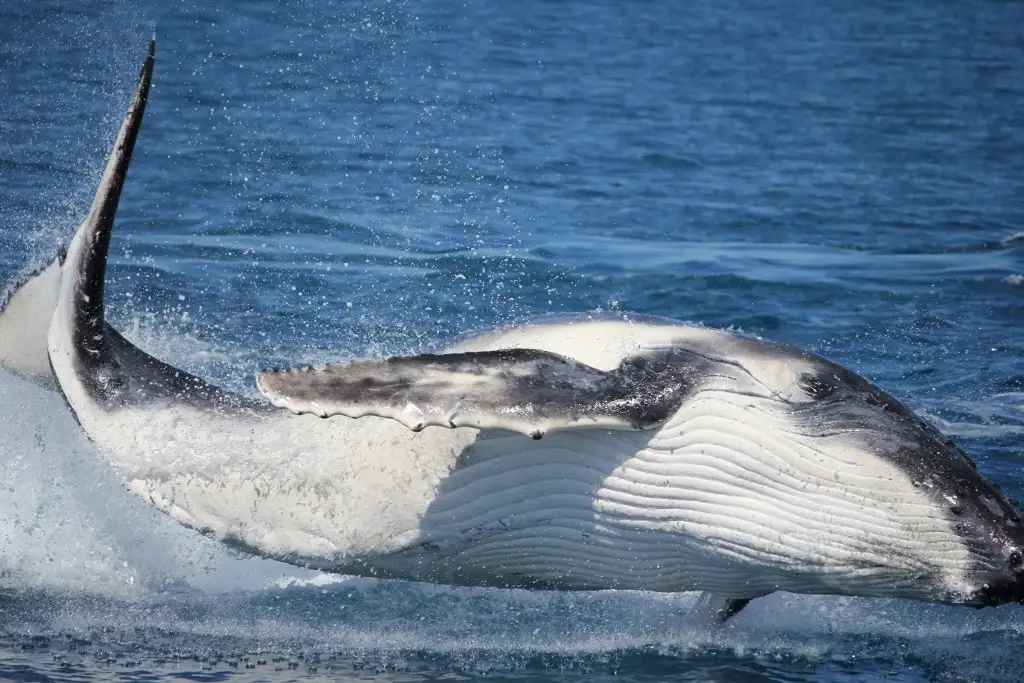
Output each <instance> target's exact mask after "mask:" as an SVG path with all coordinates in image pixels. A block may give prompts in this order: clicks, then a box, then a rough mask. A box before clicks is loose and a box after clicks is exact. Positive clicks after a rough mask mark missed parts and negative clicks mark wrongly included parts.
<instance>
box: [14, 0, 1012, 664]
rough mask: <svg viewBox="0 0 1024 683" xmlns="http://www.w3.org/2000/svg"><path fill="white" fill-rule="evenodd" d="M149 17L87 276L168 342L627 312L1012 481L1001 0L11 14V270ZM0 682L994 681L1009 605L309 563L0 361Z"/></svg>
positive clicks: (64, 212) (136, 332) (414, 336)
mask: <svg viewBox="0 0 1024 683" xmlns="http://www.w3.org/2000/svg"><path fill="white" fill-rule="evenodd" d="M154 27H155V31H156V35H157V37H158V41H159V43H158V49H157V67H156V78H155V85H154V88H153V92H152V96H151V100H150V106H149V110H148V113H147V118H146V121H145V125H144V128H143V131H142V135H141V138H140V142H139V146H138V148H137V149H136V159H135V162H134V164H133V166H132V168H131V171H130V174H129V182H128V186H127V188H126V191H125V196H124V199H123V201H122V204H121V210H120V213H119V217H118V218H119V221H118V228H117V232H116V234H115V237H114V243H113V247H112V248H113V255H114V258H113V263H112V267H111V273H110V279H109V284H108V293H109V294H108V296H109V301H110V307H109V313H110V315H111V316H112V318H113V320H114V322H115V323H116V325H117V326H118V327H119V328H121V329H123V330H125V331H126V332H127V333H128V334H129V336H131V337H132V338H133V339H135V340H137V341H138V342H139V343H140V344H141V345H142V346H144V347H145V348H147V349H148V350H150V351H151V352H153V353H155V354H156V355H158V356H160V357H162V358H164V359H165V360H168V361H171V362H173V363H175V364H177V365H180V366H183V367H186V368H189V369H191V370H194V371H196V372H199V373H200V374H203V375H204V376H209V377H213V378H215V379H217V380H218V381H220V382H222V383H226V384H229V385H231V386H233V387H235V388H239V389H243V390H246V391H252V390H253V388H252V380H251V377H252V372H253V371H254V370H255V369H258V368H260V367H263V366H266V365H275V364H282V363H299V362H309V361H312V360H323V359H338V358H347V357H352V356H359V355H366V354H380V353H401V352H405V351H408V350H410V349H416V348H420V347H422V346H424V345H427V344H429V343H431V342H434V341H437V340H439V339H443V338H445V337H448V336H452V335H454V334H457V333H458V332H461V331H464V330H466V329H469V328H479V327H486V326H489V325H492V324H495V323H506V322H510V321H515V320H519V319H522V318H524V317H527V316H530V315H534V314H539V313H546V312H551V311H572V310H590V309H597V308H602V309H624V310H632V311H639V312H645V313H653V314H658V315H665V316H671V317H676V318H681V319H686V320H692V321H698V322H702V323H704V324H707V325H712V326H716V327H730V326H731V327H736V328H740V329H742V330H745V331H747V332H751V333H755V334H759V335H763V336H765V337H770V338H773V339H777V340H781V341H785V342H790V343H794V344H797V345H800V346H803V347H806V348H809V349H813V350H816V351H819V352H821V353H824V354H825V355H828V356H829V357H831V358H833V359H835V360H838V361H841V362H843V363H846V364H847V365H849V366H851V367H852V368H853V369H855V370H856V371H858V372H860V373H862V374H864V375H866V376H868V377H869V378H871V379H873V380H875V381H877V382H878V383H880V384H881V385H882V386H884V387H886V388H887V389H889V390H890V391H892V392H893V393H895V394H896V395H897V396H899V397H900V398H903V399H904V400H906V401H907V402H908V403H909V404H910V405H911V406H913V407H914V408H915V409H918V410H920V411H922V412H924V413H925V414H926V415H928V416H929V417H930V418H931V419H933V420H934V421H935V422H936V423H937V424H938V425H940V426H941V428H942V429H944V430H945V431H946V432H947V433H949V434H951V435H954V436H955V437H957V438H958V440H960V441H961V442H962V443H963V445H965V447H967V448H968V450H970V451H971V452H972V453H974V454H975V455H977V457H978V460H979V462H980V467H981V469H982V470H983V471H984V472H985V473H986V474H987V475H989V476H990V477H992V478H994V479H995V480H997V481H999V482H1001V483H1002V484H1003V485H1004V486H1005V487H1006V488H1007V489H1008V490H1009V491H1010V492H1011V493H1014V494H1017V495H1022V494H1024V452H1022V447H1021V436H1022V433H1024V343H1022V341H1021V334H1020V333H1021V330H1022V329H1024V327H1022V322H1024V289H1022V288H1024V4H1022V3H1019V2H998V1H977V2H966V1H965V2H945V1H935V0H907V1H906V2H885V1H882V0H869V1H866V2H865V1H854V0H827V1H824V2H811V1H809V0H808V1H802V0H775V1H773V2H762V3H747V2H738V1H736V0H716V1H714V2H711V1H704V0H694V1H692V2H682V1H679V2H654V1H646V0H637V1H634V2H630V1H627V0H619V1H618V2H612V1H610V0H605V1H601V0H592V1H590V2H583V1H574V2H547V1H541V0H523V1H520V2H516V3H511V2H509V3H499V2H490V3H486V2H467V3H458V2H449V1H447V0H438V1H437V2H419V1H417V0H392V1H388V0H362V1H359V0H355V1H351V2H329V1H314V0H297V1H295V2H289V3H275V2H269V1H268V2H241V1H238V2H211V3H192V2H182V3H175V4H173V5H172V4H167V5H166V6H165V5H164V4H162V3H157V2H155V0H154V1H153V2H144V3H140V4H137V3H129V2H92V3H74V2H56V1H47V0H31V1H30V0H13V1H12V2H5V3H3V5H2V6H0V284H2V283H10V282H12V281H14V280H15V278H16V277H17V276H18V275H19V274H20V273H24V272H25V271H26V270H28V269H30V268H32V267H35V266H38V265H40V264H41V263H43V262H45V261H46V260H48V259H49V258H50V257H51V255H52V253H53V251H54V249H55V248H56V246H57V244H59V243H60V242H61V241H63V240H66V239H67V238H68V237H69V236H70V234H71V232H72V230H73V228H74V226H75V225H76V224H77V223H78V221H80V220H81V218H82V217H83V216H84V213H85V211H86V209H87V207H88V203H89V201H90V199H91V194H92V191H93V187H94V185H95V183H96V181H97V179H98V176H99V173H100V170H101V167H102V164H103V163H104V161H105V158H106V154H107V150H108V146H109V145H110V143H111V141H112V138H113V135H114V132H115V129H116V126H117V124H118V122H119V119H120V117H121V115H122V112H123V108H124V106H125V104H126V102H127V98H128V96H129V94H130V89H131V87H133V85H134V80H135V76H136V74H137V69H138V65H139V63H140V61H141V57H142V54H143V50H144V44H145V41H146V40H147V39H148V38H149V36H150V35H151V33H152V32H153V30H154ZM0 390H2V392H3V395H4V396H6V397H7V398H6V399H5V401H4V402H3V405H2V407H0V425H2V427H0V428H2V430H3V432H4V433H3V436H2V438H0V467H2V474H0V496H3V499H2V503H0V512H2V513H3V516H2V517H0V677H10V678H15V679H20V680H32V681H36V680H50V679H67V680H71V679H74V680H83V679H95V680H105V679H108V678H112V677H114V676H119V677H122V678H143V679H146V680H155V679H160V678H165V677H166V678H186V679H189V680H222V679H225V678H228V679H233V678H239V679H241V678H251V679H260V680H262V679H269V680H287V679H290V678H293V677H294V678H303V679H307V678H308V679H320V678H324V679H340V680H356V679H358V680H364V679H372V680H388V681H397V680H403V681H425V680H431V681H433V680H462V679H465V678H474V677H476V676H479V675H483V674H487V675H488V678H490V679H491V680H517V681H526V680H529V681H533V680H591V679H602V678H616V679H618V680H624V681H641V680H642V681H646V680H661V679H666V678H668V679H678V680H720V681H758V680H771V681H805V680H822V681H867V680H876V679H878V678H882V677H888V678H889V679H891V680H898V681H923V680H942V681H945V680H950V681H953V680H957V681H958V680H972V681H982V680H984V681H989V680H991V681H1018V680H1020V671H1021V670H1022V668H1024V636H1022V634H1021V629H1022V627H1024V610H1022V609H1021V608H1019V607H1004V608H999V609H995V610H985V611H982V612H975V611H971V610H964V609H957V608H941V607H930V606H924V605H918V604H913V603H907V602H902V601H898V600H855V599H838V598H826V597H797V596H773V597H771V598H767V599H765V600H761V601H758V602H757V603H755V604H753V605H752V606H751V607H750V608H748V610H747V611H746V612H744V614H743V615H741V617H739V618H737V619H736V620H735V622H734V624H733V625H732V626H730V627H729V628H727V629H725V630H722V631H710V630H708V629H707V628H706V627H704V626H702V625H700V624H696V623H691V622H690V621H688V620H687V609H688V606H689V605H690V602H688V598H687V597H685V596H658V595H644V594H633V593H603V594H594V595H587V594H583V595H558V594H546V593H538V594H530V593H525V592H505V591H476V590H454V589H446V588H436V587H429V586H419V585H409V584H401V583H379V582H374V581H367V580H341V581H336V580H334V581H332V580H330V579H328V578H325V577H320V576H317V575H314V574H312V573H310V572H301V571H298V570H293V569H291V568H289V567H286V566H284V565H278V564H275V563H272V562H267V561H263V560H259V559H255V558H246V557H239V556H236V555H233V554H231V553H229V552H227V551H225V550H223V549H222V548H220V547H219V546H217V545H216V544H215V543H213V542H210V541H206V540H204V539H196V538H194V535H192V534H191V533H190V532H187V531H185V530H181V529H178V528H177V527H175V526H174V525H173V523H171V522H169V521H168V520H165V519H163V518H162V517H160V516H159V515H157V514H156V513H153V512H152V511H150V510H148V509H146V508H145V506H144V505H143V504H142V503H137V502H135V501H134V500H133V499H131V498H130V497H129V496H128V495H127V494H125V493H123V492H122V491H121V490H120V488H119V487H118V486H117V484H116V482H113V481H110V476H109V473H108V472H106V471H105V470H104V468H103V467H102V466H101V465H99V464H98V461H97V459H96V458H95V455H94V454H93V453H92V452H91V451H90V447H89V445H88V444H87V442H86V441H85V440H84V438H83V437H82V436H81V435H80V434H79V432H78V430H77V428H76V427H75V425H74V423H73V421H72V420H71V418H70V417H69V416H68V415H67V414H66V413H67V411H66V409H65V408H64V407H63V405H62V403H61V402H60V400H59V398H58V397H56V396H55V395H54V394H50V393H47V392H45V391H42V390H38V389H35V388H33V387H30V386H29V385H27V384H25V383H22V382H20V381H17V380H14V379H13V378H7V377H5V378H2V382H0Z"/></svg>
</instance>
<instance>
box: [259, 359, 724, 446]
mask: <svg viewBox="0 0 1024 683" xmlns="http://www.w3.org/2000/svg"><path fill="white" fill-rule="evenodd" d="M704 365H705V361H704V359H703V358H702V357H700V356H698V355H695V354H693V353H692V352H689V351H686V350H683V349H680V348H676V347H663V348H655V349H648V350H645V351H643V352H641V353H637V354H634V355H632V356H629V357H627V358H625V359H624V360H623V361H622V363H621V364H620V365H619V366H618V367H617V368H615V369H614V370H611V371H608V372H604V371H602V370H598V369H597V368H593V367H591V366H589V365H584V364H583V363H580V362H578V361H575V360H572V359H571V358H567V357H565V356H562V355H559V354H557V353H551V352H548V351H539V350H536V349H499V350H496V351H479V352H467V353H450V354H426V355H421V356H398V357H394V358H388V359H385V360H380V361H355V362H352V363H338V364H333V365H324V366H320V367H308V368H303V369H297V370H283V371H278V370H271V371H267V372H263V373H260V374H259V375H258V377H257V384H258V386H259V388H260V391H262V392H263V395H264V396H266V397H267V398H268V399H270V401H271V403H273V404H274V405H275V406H278V407H279V408H286V409H288V410H291V411H292V412H294V413H299V414H302V413H310V414H313V415H318V416H319V417H330V416H332V415H344V416H347V417H363V416H365V415H374V416H377V417H387V418H391V419H394V420H398V421H399V422H401V423H402V424H404V425H405V426H407V427H409V428H410V429H412V430H413V431H419V430H421V429H423V428H424V427H427V426H431V425H433V426H439V427H449V428H452V429H454V428H456V427H476V428H478V429H483V428H499V429H508V430H512V431H517V432H521V433H523V434H527V435H529V436H532V437H533V438H535V439H539V438H540V437H541V436H543V435H544V433H545V432H548V431H552V430H561V429H579V428H588V427H598V428H604V429H622V430H637V431H642V430H648V429H653V428H655V427H657V426H659V425H661V424H663V423H664V421H665V420H666V419H668V417H669V416H671V415H672V413H674V412H675V410H676V409H677V408H678V407H679V405H680V403H682V401H683V400H684V399H685V398H686V396H687V395H689V393H690V391H691V390H692V388H693V387H694V386H695V384H696V383H697V381H698V379H699V377H700V375H701V369H702V367H703V366H704Z"/></svg>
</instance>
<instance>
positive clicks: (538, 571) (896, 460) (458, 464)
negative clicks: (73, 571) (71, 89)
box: [47, 45, 1024, 615]
mask: <svg viewBox="0 0 1024 683" xmlns="http://www.w3.org/2000/svg"><path fill="white" fill-rule="evenodd" d="M152 70H153V47H152V45H151V46H150V52H149V55H148V57H147V59H146V62H145V64H144V66H143V69H142V73H141V76H140V79H139V85H138V88H137V90H136V93H135V96H134V98H133V100H132V102H131V105H130V107H129V110H128V113H127V115H126V117H125V120H124V123H123V125H122V128H121V130H120V133H119V135H118V137H117V140H116V142H115V145H114V149H113V151H112V153H111V156H110V159H109V162H108V165H107V167H106V171H105V172H104V175H103V178H102V181H101V183H100V186H99V189H98V191H97V194H96V199H95V201H94V203H93V206H92V209H91V211H90V213H89V216H88V218H87V219H86V220H85V222H84V223H83V224H82V225H81V227H80V228H79V229H78V231H77V233H76V234H75V236H74V238H73V240H72V242H71V244H70V246H69V248H68V251H67V256H66V259H65V261H64V265H63V271H62V275H61V277H60V288H59V293H58V296H57V302H56V307H55V310H54V313H53V317H52V321H51V324H50V328H49V332H48V338H47V346H48V355H49V360H50V364H51V366H52V370H53V373H54V376H55V378H56V380H57V383H58V385H59V387H60V390H61V392H62V393H63V394H64V396H65V398H66V400H67V403H68V405H69V406H70V407H71V410H72V411H73V412H74V414H75V416H76V418H77V420H78V422H79V423H80V424H81V426H82V428H83V429H84V431H85V433H86V434H87V435H88V436H89V438H90V439H91V440H92V441H93V442H94V443H95V446H96V448H97V450H98V452H99V453H100V454H101V455H102V457H104V458H105V459H106V460H107V461H108V462H109V464H110V466H111V467H112V469H113V470H114V472H116V474H117V476H119V477H121V478H122V479H123V481H124V482H125V484H126V486H127V487H128V488H129V489H130V490H131V491H133V492H134V493H136V494H137V495H138V496H139V497H140V498H142V499H143V500H145V501H147V502H149V503H150V504H152V505H154V506H156V507H157V508H159V509H161V510H163V511H164V512H166V513H167V514H169V515H171V516H172V517H173V518H174V519H176V520H178V521H179V522H181V523H182V524H184V525H186V526H189V527H191V528H193V529H196V530H198V531H200V532H202V533H205V534H209V535H211V536H215V537H216V538H219V539H221V540H223V541H224V542H226V543H229V544H232V545H234V546H237V547H241V548H244V549H247V550H249V551H252V552H254V553H258V554H260V555H263V556H266V557H270V558H276V559H278V560H282V561H285V562H290V563H294V564H296V565H301V566H305V567H312V568H318V569H322V570H328V571H333V572H343V573H349V574H359V575H366V576H377V577H389V578H397V579H407V580H415V581H429V582H437V583H446V584H455V585H477V586H500V587H512V586H516V587H530V588H546V589H565V590H585V589H614V588H621V589H642V590H653V591H697V590H699V591H707V592H709V593H712V594H715V595H718V596H722V597H724V598H727V599H729V600H731V602H730V603H729V605H728V607H726V608H725V610H724V612H723V614H724V615H729V614H732V613H735V612H736V611H738V610H739V609H740V608H742V606H743V605H744V604H745V603H746V602H747V601H748V600H750V599H752V598H755V597H758V596H762V595H765V594H768V593H771V592H773V591H778V590H782V591H791V592H796V593H817V594H840V595H856V596H889V597H892V596H895V597H905V598H912V599H917V600H924V601H932V602H941V603H954V604H965V605H972V606H985V605H997V604H1001V603H1005V602H1010V601H1020V600H1021V599H1022V598H1024V566H1022V557H1021V552H1022V548H1024V528H1022V519H1021V515H1020V513H1019V512H1018V510H1017V509H1016V508H1015V506H1014V505H1012V504H1011V503H1010V502H1009V501H1008V500H1007V499H1006V498H1005V497H1004V496H1003V495H1002V494H1001V493H1000V491H999V490H998V488H997V487H995V486H994V485H993V484H991V483H990V482H988V481H987V480H986V479H985V478H984V477H983V476H982V475H981V474H979V473H978V471H977V470H976V468H975V465H974V463H973V462H972V461H971V459H970V458H969V457H968V456H967V455H966V454H965V453H964V452H963V451H961V450H960V449H959V448H958V447H957V446H956V445H955V444H953V443H952V442H951V441H949V440H947V439H946V438H944V437H943V435H942V434H941V433H940V432H939V431H938V430H936V429H935V428H934V427H932V426H931V425H929V424H928V423H926V422H924V421H923V420H921V419H920V418H919V417H918V416H917V415H915V414H914V413H913V412H911V411H910V410H909V409H907V408H906V407H905V406H904V405H903V404H901V403H900V402H899V401H897V400H896V399H894V398H893V397H892V396H890V395H889V394H887V393H885V392H884V391H882V390H881V389H879V388H877V387H875V386H874V385H872V384H871V383H869V382H868V381H866V380H865V379H863V378H861V377H859V376H857V375H855V374H854V373H852V372H850V371H849V370H847V369H845V368H843V367H840V366H839V365H836V364H835V363H832V362H830V361H828V360H826V359H824V358H822V357H820V356H817V355H814V354H811V353H807V352H804V351H802V350H799V349H796V348H793V347H790V346H786V345H783V344H779V343H774V342H769V341H762V340H758V339H752V338H747V337H744V336H740V335H736V334H732V333H729V332H723V331H716V330H712V329H706V328H703V327H699V326H693V325H687V324H683V323H680V322H676V321H672V320H667V319H661V318H654V317H646V316H630V315H625V314H622V315H618V314H617V315H587V314H581V315H577V316H568V317H562V318H550V319H542V320H536V321H530V322H527V323H524V324H522V325H518V326H512V327H507V328H501V329H495V330H489V331H485V332H480V333H476V334H472V335H469V336H467V337H464V338H462V339H461V340H459V341H457V342H455V343H453V344H451V345H449V346H447V347H446V348H443V349H442V350H441V351H440V352H439V353H435V354H425V355H419V356H410V357H399V358H388V359H378V360H361V361H355V362H351V363H339V364H332V365H326V366H320V367H314V368H302V369H294V370H283V371H269V372H265V373H261V374H260V375H259V377H258V386H259V389H260V391H261V392H262V393H263V394H264V395H265V396H266V397H267V399H269V402H268V400H266V399H263V398H260V397H259V396H257V395H255V394H254V395H253V396H252V397H249V396H241V395H238V394H234V393H231V392H228V391H225V390H222V389H220V388H218V387H216V386H215V385H213V384H211V383H209V382H207V381H205V380H203V379H201V378H199V377H196V376H193V375H191V374H189V373H187V372H184V371H182V370H180V369H177V368H174V367H172V366H170V365H167V364H165V363H163V362H162V361H159V360H157V359H156V358H153V357H152V356H150V355H149V354H147V353H145V352H144V351H142V350H141V349H139V348H137V347H136V346H134V345H133V344H131V343H130V342H128V341H127V340H126V339H125V338H124V337H123V336H121V335H120V334H119V333H118V332H117V331H116V330H115V329H113V328H112V327H111V326H109V325H108V324H107V323H106V322H105V317H104V297H103V294H104V276H105V269H106V260H107V249H108V246H109V241H110V235H111V231H112V229H113V226H114V214H115V210H116V208H117V204H118V200H119V198H120V194H121V190H122V187H123V185H124V182H125V178H126V173H127V169H128V165H129V161H130V157H131V153H132V149H133V147H134V144H135V141H136V138H137V136H138V134H139V129H140V125H141V122H142V116H143V111H144V108H145V104H146V99H147V96H148V90H149V84H150V80H151V77H152ZM275 406H276V407H275ZM322 418H329V419H322ZM531 437H533V438H531ZM540 437H543V438H540Z"/></svg>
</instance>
